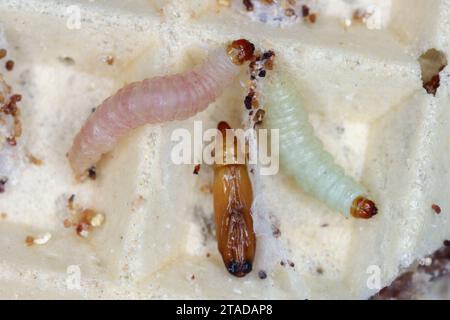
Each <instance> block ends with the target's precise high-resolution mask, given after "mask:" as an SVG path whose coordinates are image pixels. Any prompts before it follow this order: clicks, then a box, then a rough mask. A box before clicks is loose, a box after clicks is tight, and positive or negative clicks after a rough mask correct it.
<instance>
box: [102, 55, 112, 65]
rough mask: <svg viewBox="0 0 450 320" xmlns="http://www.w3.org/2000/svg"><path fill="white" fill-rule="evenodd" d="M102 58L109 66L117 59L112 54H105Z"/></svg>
mask: <svg viewBox="0 0 450 320" xmlns="http://www.w3.org/2000/svg"><path fill="white" fill-rule="evenodd" d="M101 59H102V61H103V62H104V63H106V64H107V65H109V66H112V65H113V64H114V61H115V59H114V57H113V56H111V55H106V56H103V57H102V58H101Z"/></svg>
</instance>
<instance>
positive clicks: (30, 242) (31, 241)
mask: <svg viewBox="0 0 450 320" xmlns="http://www.w3.org/2000/svg"><path fill="white" fill-rule="evenodd" d="M25 244H26V245H27V246H28V247H31V246H32V245H33V244H34V238H33V237H32V236H27V237H26V238H25Z"/></svg>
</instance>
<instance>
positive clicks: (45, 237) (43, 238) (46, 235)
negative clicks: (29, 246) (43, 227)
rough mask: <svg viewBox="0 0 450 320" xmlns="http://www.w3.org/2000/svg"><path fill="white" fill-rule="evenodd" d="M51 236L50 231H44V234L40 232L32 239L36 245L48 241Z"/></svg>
mask: <svg viewBox="0 0 450 320" xmlns="http://www.w3.org/2000/svg"><path fill="white" fill-rule="evenodd" d="M51 238H52V234H51V233H50V232H46V233H44V234H41V235H39V236H37V237H36V238H35V239H34V240H33V243H34V244H36V245H44V244H46V243H47V242H49V241H50V239H51Z"/></svg>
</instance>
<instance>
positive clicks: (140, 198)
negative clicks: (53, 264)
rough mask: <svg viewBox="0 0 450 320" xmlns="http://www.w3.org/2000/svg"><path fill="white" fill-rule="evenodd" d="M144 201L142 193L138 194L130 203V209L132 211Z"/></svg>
mask: <svg viewBox="0 0 450 320" xmlns="http://www.w3.org/2000/svg"><path fill="white" fill-rule="evenodd" d="M144 202H145V198H144V197H143V196H142V195H138V196H137V197H136V198H135V199H134V200H133V203H132V205H131V211H132V212H134V211H136V210H137V209H139V208H140V207H141V206H142V205H143V204H144Z"/></svg>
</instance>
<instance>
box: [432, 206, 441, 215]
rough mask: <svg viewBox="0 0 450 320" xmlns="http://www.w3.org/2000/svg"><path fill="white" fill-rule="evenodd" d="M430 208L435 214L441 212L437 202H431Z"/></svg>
mask: <svg viewBox="0 0 450 320" xmlns="http://www.w3.org/2000/svg"><path fill="white" fill-rule="evenodd" d="M431 208H432V209H433V211H434V212H435V213H436V214H441V213H442V209H441V207H440V206H438V205H437V204H433V205H432V206H431Z"/></svg>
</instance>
